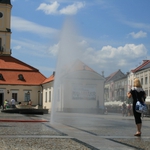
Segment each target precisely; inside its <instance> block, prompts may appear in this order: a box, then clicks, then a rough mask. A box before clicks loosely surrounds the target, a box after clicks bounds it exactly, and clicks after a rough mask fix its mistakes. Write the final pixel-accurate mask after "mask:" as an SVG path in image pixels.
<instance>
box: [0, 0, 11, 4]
mask: <svg viewBox="0 0 150 150" xmlns="http://www.w3.org/2000/svg"><path fill="white" fill-rule="evenodd" d="M0 3H3V4H9V5H11V2H10V0H0Z"/></svg>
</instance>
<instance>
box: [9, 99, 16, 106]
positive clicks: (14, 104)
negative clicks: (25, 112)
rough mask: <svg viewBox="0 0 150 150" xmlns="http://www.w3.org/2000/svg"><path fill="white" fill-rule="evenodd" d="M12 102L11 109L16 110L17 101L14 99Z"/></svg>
mask: <svg viewBox="0 0 150 150" xmlns="http://www.w3.org/2000/svg"><path fill="white" fill-rule="evenodd" d="M10 102H11V107H12V108H16V101H15V99H14V98H12V99H11V100H10Z"/></svg>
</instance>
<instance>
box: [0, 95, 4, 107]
mask: <svg viewBox="0 0 150 150" xmlns="http://www.w3.org/2000/svg"><path fill="white" fill-rule="evenodd" d="M3 95H4V94H3V93H0V107H1V106H3V105H4V100H3V97H4V96H3Z"/></svg>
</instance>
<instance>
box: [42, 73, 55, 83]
mask: <svg viewBox="0 0 150 150" xmlns="http://www.w3.org/2000/svg"><path fill="white" fill-rule="evenodd" d="M51 81H54V75H51V76H50V77H49V78H47V79H45V81H44V82H43V84H44V83H48V82H51Z"/></svg>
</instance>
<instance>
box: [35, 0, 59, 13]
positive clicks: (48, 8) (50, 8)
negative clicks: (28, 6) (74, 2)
mask: <svg viewBox="0 0 150 150" xmlns="http://www.w3.org/2000/svg"><path fill="white" fill-rule="evenodd" d="M59 5H60V4H58V3H57V1H55V2H53V3H52V4H46V3H42V4H40V6H39V7H38V8H37V10H43V11H44V12H45V14H56V13H58V11H57V9H58V7H59Z"/></svg>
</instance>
